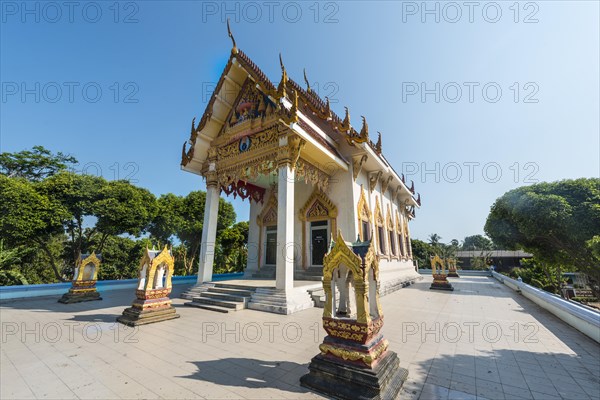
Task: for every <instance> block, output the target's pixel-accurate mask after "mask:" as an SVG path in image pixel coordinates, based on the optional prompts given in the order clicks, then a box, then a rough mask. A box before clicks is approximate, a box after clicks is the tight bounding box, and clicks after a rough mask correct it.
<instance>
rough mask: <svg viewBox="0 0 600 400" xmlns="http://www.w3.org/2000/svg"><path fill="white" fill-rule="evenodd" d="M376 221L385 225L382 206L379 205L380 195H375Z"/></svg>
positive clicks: (378, 224) (380, 224) (379, 224)
mask: <svg viewBox="0 0 600 400" xmlns="http://www.w3.org/2000/svg"><path fill="white" fill-rule="evenodd" d="M375 223H376V224H377V226H384V225H385V224H384V223H383V215H382V214H381V206H380V205H379V197H375Z"/></svg>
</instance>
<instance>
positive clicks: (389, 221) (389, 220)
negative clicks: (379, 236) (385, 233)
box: [386, 204, 394, 231]
mask: <svg viewBox="0 0 600 400" xmlns="http://www.w3.org/2000/svg"><path fill="white" fill-rule="evenodd" d="M386 223H387V228H388V229H389V230H390V231H393V230H394V220H393V218H392V213H391V212H390V205H389V204H388V206H387V216H386Z"/></svg>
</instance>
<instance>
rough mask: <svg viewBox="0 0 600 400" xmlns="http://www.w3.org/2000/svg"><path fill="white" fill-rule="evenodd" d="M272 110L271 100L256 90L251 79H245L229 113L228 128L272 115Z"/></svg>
mask: <svg viewBox="0 0 600 400" xmlns="http://www.w3.org/2000/svg"><path fill="white" fill-rule="evenodd" d="M274 109H275V105H274V104H273V103H272V102H271V100H269V98H268V97H267V96H265V95H264V94H263V93H261V92H260V91H259V90H258V89H257V88H256V86H255V85H254V84H253V82H252V80H251V79H246V81H245V82H244V84H243V85H242V90H241V91H240V93H239V95H238V98H237V99H236V101H235V103H234V106H233V108H232V110H231V111H230V113H229V117H228V120H227V122H228V126H229V127H232V126H234V125H237V124H239V123H241V122H244V121H248V120H252V119H256V118H263V117H266V116H267V115H270V114H272V113H273V110H274Z"/></svg>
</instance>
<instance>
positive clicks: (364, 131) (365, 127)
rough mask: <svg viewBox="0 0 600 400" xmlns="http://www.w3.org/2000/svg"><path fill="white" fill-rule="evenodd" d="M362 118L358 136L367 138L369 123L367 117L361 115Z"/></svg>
mask: <svg viewBox="0 0 600 400" xmlns="http://www.w3.org/2000/svg"><path fill="white" fill-rule="evenodd" d="M361 118H362V120H363V124H362V128H361V130H360V138H362V139H367V138H368V137H369V125H368V124H367V119H366V118H365V117H364V116H363V115H361Z"/></svg>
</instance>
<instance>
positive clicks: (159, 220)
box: [149, 191, 236, 275]
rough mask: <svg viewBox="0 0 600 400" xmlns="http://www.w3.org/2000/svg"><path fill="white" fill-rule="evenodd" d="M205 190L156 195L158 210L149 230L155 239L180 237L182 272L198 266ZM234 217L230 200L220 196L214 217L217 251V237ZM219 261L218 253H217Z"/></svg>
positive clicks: (179, 254) (176, 238)
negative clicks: (216, 214) (157, 197)
mask: <svg viewBox="0 0 600 400" xmlns="http://www.w3.org/2000/svg"><path fill="white" fill-rule="evenodd" d="M205 201H206V193H205V192H203V191H194V192H190V193H189V194H188V195H187V196H185V197H182V196H176V195H174V194H171V193H169V194H166V195H162V196H161V197H160V198H159V199H158V212H157V214H156V217H155V218H154V219H153V221H152V223H151V224H150V227H149V232H150V234H151V235H152V236H153V237H155V238H157V239H158V240H160V241H162V242H165V243H171V244H174V243H175V242H176V241H179V242H180V243H181V244H183V245H184V246H185V249H186V251H185V252H182V251H181V249H178V251H177V252H176V254H177V257H178V258H180V259H182V261H183V273H184V274H185V275H189V274H192V273H194V272H195V270H196V269H197V265H196V264H197V260H198V256H199V252H200V246H201V241H202V227H203V223H204V203H205ZM235 219H236V215H235V211H234V209H233V206H232V205H231V203H229V202H227V201H225V200H224V199H222V198H220V199H219V215H218V217H217V236H216V237H217V243H216V244H214V245H215V251H216V253H217V254H218V251H219V240H220V238H221V236H222V235H221V233H222V232H223V230H224V229H226V228H228V227H230V226H231V225H232V224H233V223H234V222H235ZM216 259H217V262H218V257H216Z"/></svg>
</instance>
